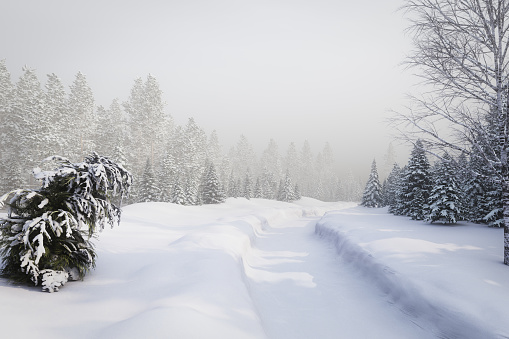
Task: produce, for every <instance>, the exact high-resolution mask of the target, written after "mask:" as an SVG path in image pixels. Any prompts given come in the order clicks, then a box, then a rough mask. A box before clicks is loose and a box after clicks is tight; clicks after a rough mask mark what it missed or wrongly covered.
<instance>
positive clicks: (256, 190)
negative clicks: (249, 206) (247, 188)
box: [253, 177, 263, 199]
mask: <svg viewBox="0 0 509 339" xmlns="http://www.w3.org/2000/svg"><path fill="white" fill-rule="evenodd" d="M253 194H254V197H255V198H257V199H260V198H262V197H263V192H262V185H261V184H260V177H257V178H256V183H255V187H254V192H253Z"/></svg>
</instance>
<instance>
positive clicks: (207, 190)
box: [201, 163, 226, 204]
mask: <svg viewBox="0 0 509 339" xmlns="http://www.w3.org/2000/svg"><path fill="white" fill-rule="evenodd" d="M225 199H226V197H225V194H224V191H223V189H222V188H221V184H220V183H219V179H218V177H217V174H216V169H215V167H214V164H213V163H210V164H209V167H208V169H207V172H206V175H205V178H204V182H203V184H202V189H201V202H202V203H203V204H220V203H222V202H224V201H225Z"/></svg>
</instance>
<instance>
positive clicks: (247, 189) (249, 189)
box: [242, 168, 253, 200]
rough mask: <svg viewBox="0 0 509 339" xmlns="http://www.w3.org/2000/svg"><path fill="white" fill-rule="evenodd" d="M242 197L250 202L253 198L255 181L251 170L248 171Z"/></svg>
mask: <svg viewBox="0 0 509 339" xmlns="http://www.w3.org/2000/svg"><path fill="white" fill-rule="evenodd" d="M242 196H243V197H244V198H246V199H247V200H250V199H251V197H252V196H253V180H252V179H251V173H250V172H249V168H248V169H247V170H246V177H245V178H244V186H243V187H242Z"/></svg>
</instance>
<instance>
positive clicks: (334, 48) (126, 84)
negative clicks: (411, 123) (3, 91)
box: [0, 0, 411, 173]
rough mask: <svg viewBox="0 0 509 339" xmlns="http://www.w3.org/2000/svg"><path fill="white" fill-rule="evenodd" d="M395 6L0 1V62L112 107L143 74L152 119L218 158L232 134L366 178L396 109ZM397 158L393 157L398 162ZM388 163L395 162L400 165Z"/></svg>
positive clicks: (313, 1)
mask: <svg viewBox="0 0 509 339" xmlns="http://www.w3.org/2000/svg"><path fill="white" fill-rule="evenodd" d="M401 4H402V1H401V0H385V1H379V0H366V1H360V2H355V1H338V0H306V1H301V0H296V1H295V0H287V1H283V0H267V1H264V0H256V1H249V0H248V1H240V0H237V1H235V0H220V1H218V0H209V1H197V0H183V1H163V0H161V1H157V0H148V1H125V0H123V1H117V0H115V1H112V0H107V1H99V0H89V1H70V0H44V1H41V0H30V1H25V0H19V1H14V0H13V1H8V0H7V1H2V3H1V4H0V32H1V33H0V34H1V35H0V36H1V39H2V40H1V42H0V59H6V63H7V66H8V68H9V71H10V72H11V73H12V81H13V82H16V81H17V79H18V77H19V76H20V74H21V68H22V67H23V65H28V66H29V67H31V68H35V69H36V70H37V73H38V75H39V80H40V81H41V83H42V84H44V83H45V82H46V74H48V73H55V74H57V75H58V76H59V77H61V78H62V80H63V82H64V84H65V85H66V88H67V89H68V88H69V85H71V83H72V81H73V80H74V76H75V74H76V73H77V72H78V71H81V72H83V73H84V74H86V76H87V80H88V82H89V85H90V86H91V88H92V91H93V93H94V97H95V99H96V104H97V105H104V106H109V104H110V103H111V100H113V99H114V98H119V99H120V100H121V101H124V100H126V99H127V97H128V96H129V91H130V89H131V87H132V85H133V83H134V79H135V78H137V77H142V78H145V77H146V75H147V74H149V73H150V74H152V75H154V76H155V77H156V78H157V80H158V82H159V84H160V87H161V89H162V91H163V92H164V98H165V101H166V103H167V106H166V110H167V112H168V113H170V114H171V115H172V116H173V118H174V119H175V121H176V123H178V124H185V123H186V121H187V119H188V118H189V117H191V116H192V117H194V118H195V119H196V121H197V123H198V124H199V125H200V126H201V127H203V128H204V129H205V130H206V132H207V133H208V134H209V133H210V132H211V131H212V130H213V129H216V130H217V132H218V134H219V137H220V141H221V143H222V144H223V146H224V149H223V151H227V150H228V148H229V147H230V146H231V145H233V144H234V143H236V141H237V140H238V139H239V136H240V134H244V135H245V136H246V137H247V138H248V140H249V141H250V142H251V143H252V144H253V145H254V146H255V149H256V150H257V151H258V152H260V151H262V150H263V149H264V148H265V147H266V145H267V143H268V141H269V139H270V138H274V139H275V140H276V141H277V143H278V144H279V147H280V152H281V153H283V154H284V152H286V148H287V146H288V144H289V142H291V141H295V142H296V144H297V148H298V149H299V150H300V147H301V146H302V143H303V141H304V140H306V139H307V140H308V141H309V142H310V144H311V146H312V148H313V151H314V152H318V151H320V150H321V149H322V148H323V146H324V144H325V142H326V141H328V142H329V143H330V144H331V147H332V148H333V150H334V151H335V156H336V161H337V162H338V163H340V164H341V165H342V166H343V167H352V168H358V167H359V166H360V168H362V169H363V170H364V171H365V172H366V173H367V172H369V167H370V164H371V161H372V159H373V158H374V157H376V158H377V161H378V162H381V161H382V156H383V154H384V153H385V151H386V149H387V147H388V144H389V141H390V139H391V138H390V135H389V132H390V131H389V130H388V128H387V127H386V123H385V122H384V119H385V118H386V117H387V116H388V115H389V114H388V110H389V109H398V108H401V107H402V105H404V94H405V92H408V90H409V86H410V83H411V80H410V74H409V73H408V72H404V71H403V68H402V67H401V66H399V64H400V63H401V62H402V61H403V60H404V57H405V55H406V54H407V53H408V52H409V38H408V37H406V36H405V33H404V29H405V27H406V25H407V23H406V21H405V20H404V19H403V18H402V16H403V13H402V12H400V11H397V9H398V7H399V6H401ZM406 156H407V154H406V153H405V154H404V155H403V157H402V159H403V160H404V161H406ZM400 164H401V163H400Z"/></svg>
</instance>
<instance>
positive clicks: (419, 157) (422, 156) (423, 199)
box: [403, 140, 431, 220]
mask: <svg viewBox="0 0 509 339" xmlns="http://www.w3.org/2000/svg"><path fill="white" fill-rule="evenodd" d="M429 167H430V166H429V162H428V158H427V157H426V153H425V150H424V147H423V144H422V142H421V141H420V140H417V142H416V143H415V145H414V148H413V150H412V153H411V155H410V160H409V161H408V165H407V172H406V177H405V178H404V187H403V194H404V195H405V207H404V215H406V216H409V217H411V218H412V220H423V219H424V218H425V214H426V212H424V211H426V205H427V202H428V197H429V191H430V185H431V183H430V175H429Z"/></svg>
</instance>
